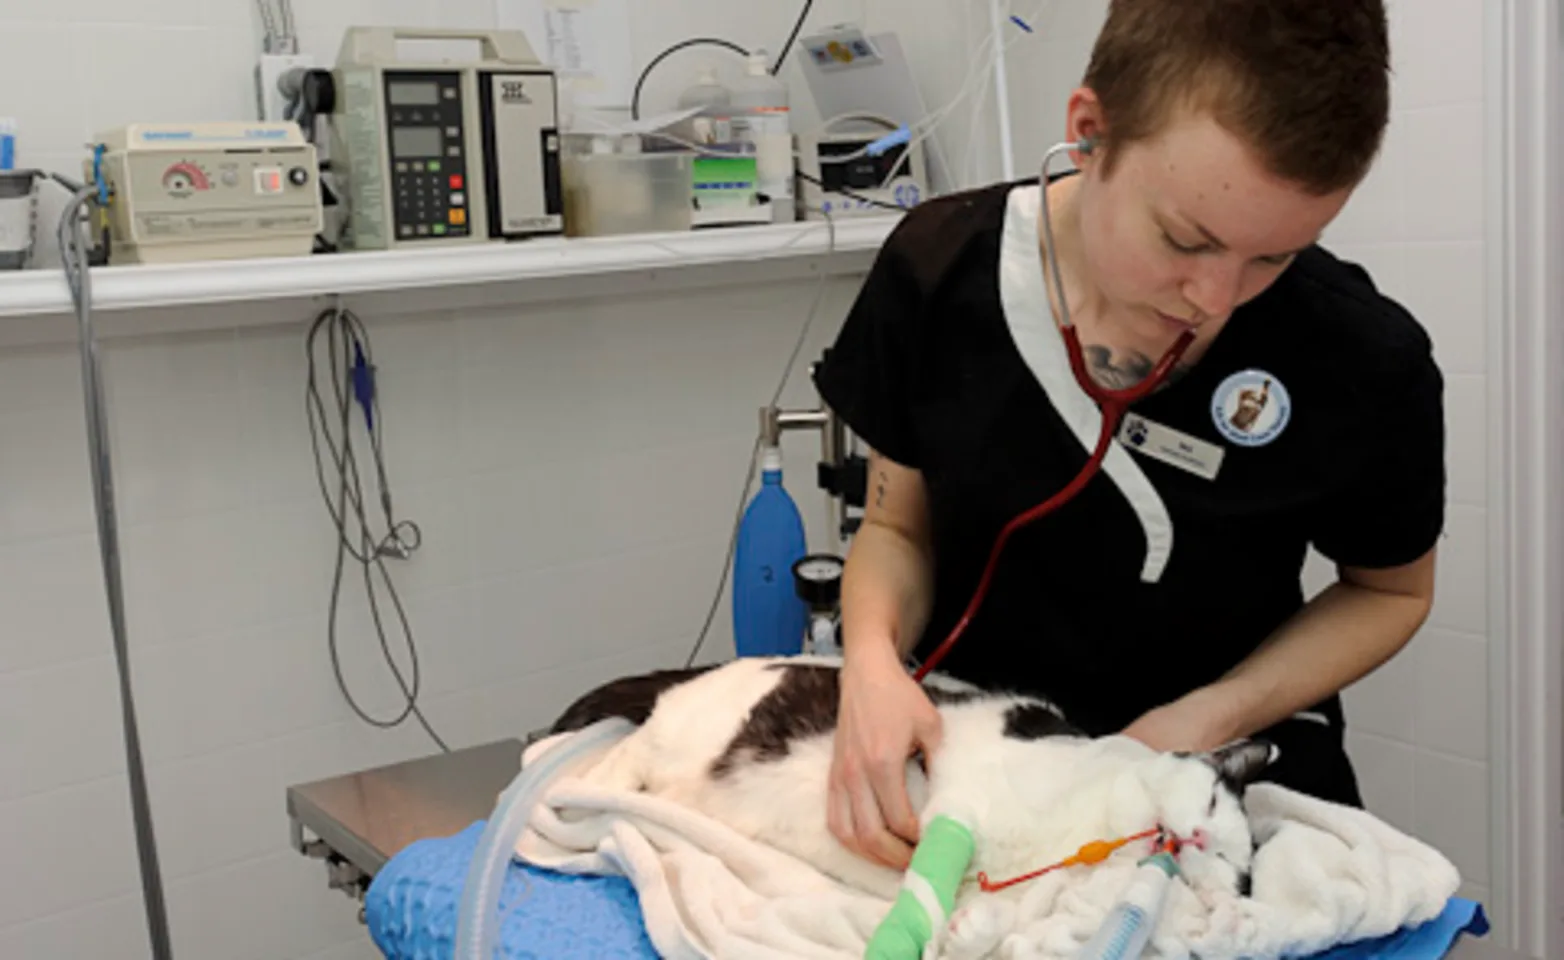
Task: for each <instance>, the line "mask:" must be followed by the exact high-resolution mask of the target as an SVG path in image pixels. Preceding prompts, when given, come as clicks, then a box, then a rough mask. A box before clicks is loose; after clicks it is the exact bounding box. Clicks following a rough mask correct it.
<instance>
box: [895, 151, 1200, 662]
mask: <svg viewBox="0 0 1564 960" xmlns="http://www.w3.org/2000/svg"><path fill="white" fill-rule="evenodd" d="M1095 147H1096V140H1095V139H1094V138H1090V137H1089V138H1087V139H1085V140H1078V141H1065V142H1064V143H1059V144H1056V145H1054V146H1053V147H1051V148H1049V150H1048V152H1047V153H1046V154H1044V155H1043V168H1042V181H1041V186H1042V194H1043V196H1042V203H1041V204H1040V205H1039V206H1040V207H1041V212H1042V221H1043V234H1044V241H1045V244H1044V245H1045V246H1046V247H1047V253H1048V266H1049V269H1048V270H1046V271H1044V272H1045V273H1049V274H1052V276H1053V285H1054V296H1055V297H1056V298H1057V299H1058V301H1059V304H1058V308H1059V333H1060V336H1062V337H1063V338H1064V345H1065V349H1066V350H1067V351H1068V352H1069V355H1070V370H1071V372H1072V373H1074V374H1075V381H1076V382H1077V383H1079V384H1080V385H1081V389H1082V390H1084V391H1086V394H1087V396H1089V397H1091V398H1092V399H1093V400H1095V401H1096V402H1097V406H1098V408H1099V409H1100V410H1101V412H1102V429H1101V431H1100V432H1099V433H1098V436H1097V446H1096V449H1094V450H1093V451H1092V455H1091V457H1090V459H1088V460H1087V461H1086V465H1085V466H1083V467H1081V470H1080V472H1079V473H1077V474H1076V476H1075V479H1074V480H1071V481H1070V483H1069V484H1068V485H1066V486H1065V487H1064V489H1062V490H1060V491H1059V492H1058V493H1056V494H1054V495H1053V496H1051V497H1049V498H1048V499H1047V500H1045V501H1043V502H1042V503H1040V504H1038V505H1037V506H1035V507H1033V508H1031V509H1030V510H1027V511H1025V512H1024V513H1021V514H1018V515H1017V516H1016V517H1014V518H1013V519H1012V520H1011V521H1010V522H1009V523H1007V524H1006V525H1005V527H1004V529H1002V530H1001V531H1000V532H999V536H998V537H996V538H995V539H994V546H993V549H992V550H990V551H989V555H988V564H987V565H986V566H985V567H984V569H983V576H982V578H981V579H979V580H978V586H977V589H976V590H975V591H973V594H972V600H971V601H970V602H969V603H968V604H967V609H966V611H965V612H964V613H963V614H962V615H961V619H960V620H959V621H958V622H957V623H956V626H955V629H953V630H951V632H950V635H949V636H947V637H946V638H945V640H944V642H942V643H941V644H940V645H939V647H938V648H937V649H935V651H934V652H933V653H932V654H930V655H929V657H928V658H927V659H926V660H924V661H923V663H922V665H920V666H919V667H918V669H917V671H916V672H915V673H914V674H913V679H915V680H920V681H921V680H922V679H923V678H924V677H926V676H927V675H928V674H929V672H930V671H932V670H933V669H934V668H935V667H936V666H938V664H939V663H940V661H942V660H944V659H945V657H946V656H947V655H948V654H949V653H950V649H951V647H953V646H955V645H956V641H957V640H958V639H960V638H961V635H962V634H963V633H965V632H966V629H967V627H968V626H969V625H970V624H971V622H972V618H973V617H974V616H975V615H976V614H977V611H978V608H979V607H980V606H981V605H982V603H983V599H984V597H986V596H987V595H988V590H989V587H990V586H991V585H992V583H993V578H994V570H995V568H996V567H997V566H998V565H999V555H1000V553H1002V552H1003V551H1004V548H1005V544H1006V543H1007V542H1008V541H1009V540H1010V537H1011V536H1012V535H1014V534H1015V532H1016V531H1018V530H1020V529H1021V528H1022V527H1024V526H1026V525H1028V524H1030V523H1032V522H1034V521H1036V520H1039V519H1041V518H1043V517H1045V516H1047V515H1048V514H1050V513H1053V512H1054V511H1055V510H1057V509H1059V508H1060V507H1062V506H1064V505H1065V504H1066V503H1068V502H1070V501H1071V500H1073V499H1075V497H1076V495H1077V494H1079V493H1080V492H1081V490H1083V489H1085V487H1086V484H1087V483H1088V482H1089V481H1090V480H1091V479H1092V477H1093V476H1095V475H1096V473H1097V471H1098V470H1099V469H1100V468H1101V467H1102V462H1103V460H1104V458H1106V457H1107V455H1108V444H1109V443H1111V442H1112V441H1113V435H1114V433H1115V432H1117V430H1118V428H1119V421H1120V420H1122V419H1123V417H1124V414H1125V411H1127V410H1128V409H1129V408H1130V406H1131V405H1133V404H1135V403H1137V402H1139V401H1140V400H1141V399H1143V398H1144V397H1146V396H1148V395H1149V394H1151V393H1152V392H1153V391H1155V390H1156V389H1157V388H1158V387H1160V386H1161V385H1162V383H1163V382H1164V381H1165V380H1166V379H1167V376H1168V374H1169V373H1170V372H1172V370H1173V365H1174V364H1176V363H1177V362H1178V361H1179V358H1180V357H1182V356H1183V355H1184V351H1185V350H1187V349H1188V348H1189V345H1190V343H1192V342H1193V341H1194V339H1195V334H1194V332H1193V331H1191V330H1185V331H1183V332H1182V333H1180V334H1179V336H1178V339H1177V340H1176V341H1174V343H1173V345H1172V346H1171V347H1169V348H1168V350H1167V352H1166V353H1165V354H1163V356H1162V359H1161V360H1159V361H1158V362H1157V365H1156V367H1154V368H1153V369H1152V371H1151V373H1150V375H1148V376H1147V377H1146V378H1145V379H1144V380H1142V381H1141V382H1140V383H1137V384H1135V385H1134V386H1132V387H1125V388H1122V389H1117V390H1115V389H1109V388H1107V387H1104V386H1102V385H1101V384H1099V383H1098V382H1097V381H1096V380H1094V379H1092V376H1091V373H1090V372H1089V371H1088V370H1087V369H1086V358H1085V355H1084V354H1083V352H1082V350H1081V340H1080V334H1079V333H1078V332H1077V331H1076V329H1075V324H1074V322H1073V321H1071V319H1070V305H1069V303H1068V301H1067V300H1066V299H1065V291H1064V282H1063V279H1062V277H1061V274H1060V273H1059V257H1058V254H1057V252H1056V250H1057V247H1056V244H1055V243H1054V231H1053V218H1052V216H1051V215H1050V214H1049V212H1048V165H1049V163H1050V162H1051V161H1052V160H1053V158H1054V156H1055V155H1057V154H1060V153H1066V152H1069V151H1071V150H1076V151H1079V152H1081V153H1087V154H1089V153H1091V151H1092V150H1093V149H1094V148H1095Z"/></svg>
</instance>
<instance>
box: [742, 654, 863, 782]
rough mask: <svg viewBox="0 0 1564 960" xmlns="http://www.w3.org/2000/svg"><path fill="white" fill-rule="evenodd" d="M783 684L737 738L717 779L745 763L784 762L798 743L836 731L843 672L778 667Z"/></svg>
mask: <svg viewBox="0 0 1564 960" xmlns="http://www.w3.org/2000/svg"><path fill="white" fill-rule="evenodd" d="M772 669H774V670H780V671H781V672H782V679H781V680H779V681H778V682H777V685H776V686H775V687H773V688H772V690H771V692H770V693H768V694H766V695H765V696H764V697H761V698H760V702H759V703H757V704H755V708H754V709H753V710H751V711H750V714H749V719H748V720H746V721H745V723H744V726H743V728H742V729H740V730H739V732H738V735H737V736H735V737H734V738H733V739H732V740H731V741H730V742H729V743H728V746H727V749H725V750H723V751H722V755H721V756H719V757H718V758H717V759H716V760H715V761H713V762H712V765H711V775H712V777H714V778H720V777H723V776H726V775H727V774H728V773H729V772H731V771H732V770H733V768H734V767H735V766H736V765H737V764H738V762H739V760H740V758H741V757H745V756H747V757H748V758H749V759H750V760H753V761H756V762H760V763H765V762H767V761H776V760H781V759H782V758H783V757H786V756H787V752H788V748H789V746H790V745H791V744H792V743H793V741H795V740H800V739H803V738H804V737H811V736H818V735H820V734H825V733H830V732H831V731H833V730H835V729H836V712H837V707H838V704H839V702H840V698H841V692H842V685H841V672H840V671H839V670H838V669H837V668H835V667H822V666H815V665H803V664H777V665H775V666H774V667H772Z"/></svg>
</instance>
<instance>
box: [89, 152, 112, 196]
mask: <svg viewBox="0 0 1564 960" xmlns="http://www.w3.org/2000/svg"><path fill="white" fill-rule="evenodd" d="M107 150H108V148H107V147H105V146H104V145H103V144H101V143H100V144H98V145H97V146H96V147H94V148H93V151H92V182H93V184H94V185H95V186H96V187H97V188H98V206H100V207H106V206H108V205H109V184H108V181H107V180H104V179H103V154H104V152H105V151H107Z"/></svg>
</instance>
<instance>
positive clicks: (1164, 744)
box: [1123, 687, 1237, 752]
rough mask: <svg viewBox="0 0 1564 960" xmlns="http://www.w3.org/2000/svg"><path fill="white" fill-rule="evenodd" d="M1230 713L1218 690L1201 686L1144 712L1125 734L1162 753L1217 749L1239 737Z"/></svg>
mask: <svg viewBox="0 0 1564 960" xmlns="http://www.w3.org/2000/svg"><path fill="white" fill-rule="evenodd" d="M1230 712H1231V711H1230V704H1229V703H1228V702H1227V699H1226V698H1225V697H1224V696H1223V695H1222V693H1221V691H1220V690H1219V689H1217V688H1215V687H1202V688H1201V689H1199V690H1196V691H1194V692H1192V693H1190V694H1189V695H1188V696H1184V697H1180V698H1179V699H1177V700H1175V701H1173V702H1172V703H1169V704H1166V705H1164V706H1160V707H1157V708H1156V709H1154V710H1149V711H1147V712H1146V713H1144V714H1142V715H1141V716H1140V718H1139V719H1138V720H1136V721H1135V722H1134V723H1132V724H1130V725H1129V726H1128V727H1125V728H1124V730H1123V735H1124V736H1126V737H1133V738H1134V739H1136V740H1139V741H1140V742H1141V743H1144V744H1145V745H1146V746H1148V747H1150V748H1152V749H1153V750H1159V751H1163V752H1171V751H1178V750H1183V751H1190V752H1200V751H1205V750H1215V749H1216V748H1217V747H1220V746H1222V745H1223V744H1224V743H1228V742H1230V741H1231V740H1233V739H1235V738H1236V735H1237V734H1236V731H1233V730H1232V729H1231V726H1230V722H1229V715H1230Z"/></svg>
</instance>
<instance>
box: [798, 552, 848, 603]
mask: <svg viewBox="0 0 1564 960" xmlns="http://www.w3.org/2000/svg"><path fill="white" fill-rule="evenodd" d="M844 566H845V565H844V564H843V562H842V558H841V557H838V556H834V555H832V554H828V553H816V554H810V555H809V556H807V557H803V558H802V559H800V560H799V561H798V562H797V563H795V564H793V586H794V590H795V592H797V594H798V598H799V599H800V600H802V601H804V602H805V603H807V604H809V606H810V608H811V609H814V610H831V609H835V607H836V605H837V603H838V602H840V600H841V596H842V570H843V568H844Z"/></svg>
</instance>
